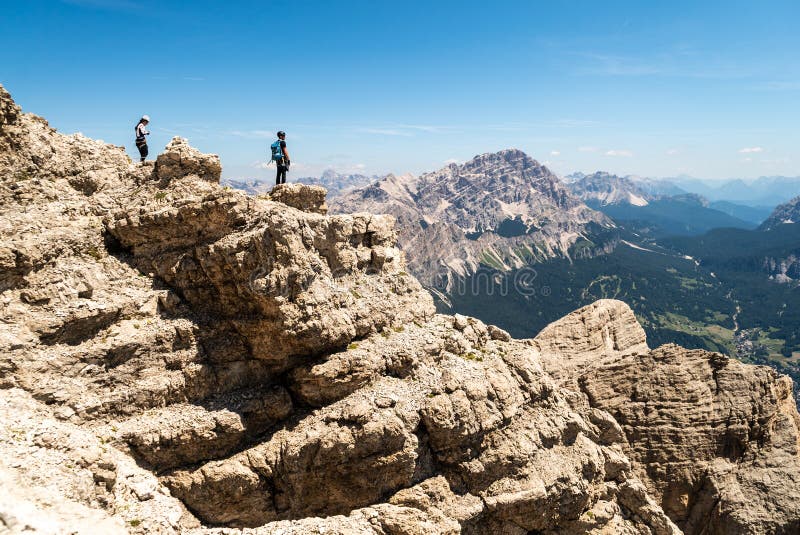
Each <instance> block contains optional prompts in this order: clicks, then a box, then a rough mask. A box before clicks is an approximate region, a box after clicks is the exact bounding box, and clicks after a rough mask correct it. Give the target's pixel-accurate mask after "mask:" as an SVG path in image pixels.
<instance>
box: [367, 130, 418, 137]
mask: <svg viewBox="0 0 800 535" xmlns="http://www.w3.org/2000/svg"><path fill="white" fill-rule="evenodd" d="M359 132H361V133H364V134H374V135H377V136H396V137H413V136H414V135H413V134H412V133H411V132H408V131H406V130H399V129H397V128H360V129H359Z"/></svg>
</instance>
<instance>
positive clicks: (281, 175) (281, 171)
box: [275, 160, 289, 185]
mask: <svg viewBox="0 0 800 535" xmlns="http://www.w3.org/2000/svg"><path fill="white" fill-rule="evenodd" d="M277 164H278V174H277V176H276V177H275V184H276V185H277V184H286V171H288V170H289V167H288V166H287V165H286V163H285V162H284V161H283V160H280V161H279V162H277Z"/></svg>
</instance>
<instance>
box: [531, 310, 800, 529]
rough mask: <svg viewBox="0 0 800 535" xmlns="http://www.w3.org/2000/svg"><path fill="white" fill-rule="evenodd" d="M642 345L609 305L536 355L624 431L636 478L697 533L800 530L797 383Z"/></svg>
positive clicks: (574, 318)
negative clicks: (793, 383) (794, 396)
mask: <svg viewBox="0 0 800 535" xmlns="http://www.w3.org/2000/svg"><path fill="white" fill-rule="evenodd" d="M582 331H584V332H585V335H584V336H579V335H574V336H572V337H570V336H569V335H568V334H567V333H580V332H582ZM643 335H644V332H643V331H642V329H641V327H640V326H639V324H638V323H637V322H636V320H635V318H634V317H633V313H632V312H631V311H630V309H628V308H627V306H625V305H623V304H622V303H620V302H618V301H599V302H597V303H595V304H593V305H589V306H587V307H584V308H582V309H581V310H578V311H576V312H574V313H572V314H570V315H568V316H567V317H565V318H564V319H562V320H559V321H558V322H555V323H553V324H551V325H550V326H548V327H547V328H546V329H544V330H543V331H542V332H541V333H540V334H539V335H538V336H537V337H536V339H535V340H534V344H535V345H536V346H537V347H539V348H540V349H541V351H542V358H543V362H544V364H545V369H547V370H548V371H550V372H551V373H552V374H553V375H554V376H555V377H558V378H560V379H561V381H562V382H563V383H564V384H567V385H569V386H570V387H571V388H574V389H576V390H578V391H580V392H582V393H584V394H585V395H586V396H587V398H588V401H589V403H590V404H591V406H592V407H594V408H598V409H601V410H603V411H606V412H608V413H609V414H611V415H612V416H613V417H614V419H615V420H616V421H617V422H619V424H620V425H621V427H622V430H623V431H624V433H625V436H626V438H627V446H626V447H625V452H626V453H627V454H628V456H629V457H630V459H631V461H632V462H633V465H634V467H635V469H636V472H637V474H638V475H639V476H640V477H641V478H642V480H643V481H644V482H645V484H646V485H647V488H648V490H649V491H650V492H651V493H652V495H653V496H654V497H656V499H657V500H658V501H659V503H660V505H661V506H662V507H663V509H664V511H665V512H667V514H669V516H670V518H672V519H673V520H674V521H676V523H677V524H678V525H679V526H680V527H681V528H682V529H684V530H685V531H686V532H687V533H719V534H722V533H730V534H743V533H792V532H795V531H797V530H798V529H800V416H798V413H797V408H796V407H795V406H794V402H793V400H792V394H791V390H792V384H791V380H790V379H789V378H788V377H785V376H780V377H779V376H777V374H776V373H775V371H774V370H772V369H771V368H768V367H766V366H759V367H754V366H749V365H745V364H742V363H740V362H738V361H735V360H732V359H730V358H729V357H727V356H724V355H721V354H719V353H712V352H708V351H702V350H686V349H683V348H681V347H679V346H676V345H665V346H662V347H659V348H657V349H654V350H652V351H650V350H648V349H647V347H646V345H644V336H643Z"/></svg>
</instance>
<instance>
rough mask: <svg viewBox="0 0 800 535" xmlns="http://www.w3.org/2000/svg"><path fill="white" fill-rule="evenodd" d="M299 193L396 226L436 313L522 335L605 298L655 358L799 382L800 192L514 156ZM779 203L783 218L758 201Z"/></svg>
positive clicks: (761, 182) (790, 185) (354, 179)
mask: <svg viewBox="0 0 800 535" xmlns="http://www.w3.org/2000/svg"><path fill="white" fill-rule="evenodd" d="M301 180H302V181H304V182H306V183H312V184H322V185H325V186H326V187H328V188H329V190H330V192H331V194H330V195H329V204H330V205H331V210H333V211H340V212H355V211H368V212H373V213H380V212H382V213H389V214H392V215H394V216H395V217H396V218H397V229H398V232H399V235H400V238H399V244H400V246H401V247H402V248H403V249H404V252H405V255H406V257H407V259H408V266H409V271H411V272H413V273H414V274H415V275H416V276H417V277H418V278H419V279H420V281H422V282H423V284H425V285H426V286H428V288H429V289H430V290H432V292H433V293H434V294H435V295H436V296H437V299H438V301H437V306H438V307H439V309H440V310H442V311H447V312H453V311H455V312H461V313H464V314H467V315H472V316H475V317H478V318H483V319H486V320H491V321H492V322H494V323H496V324H498V325H500V326H501V327H503V328H504V329H506V330H508V331H510V332H511V333H512V334H513V335H514V336H517V337H528V336H533V335H534V334H536V333H537V332H538V331H539V330H540V329H542V328H543V327H544V326H546V325H547V324H548V323H550V322H551V321H553V320H555V319H557V318H559V317H561V316H563V315H564V314H566V313H568V312H569V311H571V310H574V309H575V308H577V307H579V306H582V305H585V304H588V303H591V302H593V301H594V300H596V299H601V298H615V299H621V300H623V301H625V302H626V303H628V304H629V305H630V306H631V307H632V308H633V310H634V311H635V313H636V315H637V317H638V319H639V320H640V321H641V323H642V324H643V326H644V328H645V330H646V332H647V335H648V340H649V342H650V344H651V345H654V346H655V345H659V344H661V343H666V342H678V343H680V344H681V345H684V346H685V347H693V348H705V349H711V350H715V351H721V352H724V353H727V354H730V355H733V356H736V357H738V358H740V359H742V360H745V361H748V362H757V363H761V364H769V365H771V366H773V367H775V368H777V369H779V370H780V371H782V372H784V373H788V374H790V375H791V376H793V377H794V378H795V382H796V384H800V307H798V306H797V304H798V303H800V197H796V198H794V199H792V200H789V197H790V196H791V194H792V192H793V191H796V189H795V188H800V179H793V178H785V177H766V178H762V179H758V180H755V181H750V182H746V181H741V180H731V181H722V182H716V183H713V184H712V183H706V182H704V181H700V180H697V179H690V178H687V177H679V178H677V179H671V180H652V179H647V178H641V177H637V176H626V177H619V176H615V175H612V174H609V173H604V172H598V173H593V174H591V175H586V174H582V173H574V174H572V175H569V176H568V177H565V179H564V181H562V180H560V179H559V178H558V177H557V176H556V175H554V174H553V173H552V172H550V170H548V169H547V168H546V167H545V166H543V165H541V164H540V163H538V162H537V161H536V160H534V159H532V158H530V157H529V156H527V155H526V154H524V153H523V152H521V151H518V150H513V149H512V150H505V151H501V152H499V153H495V154H483V155H480V156H476V157H475V158H474V159H472V160H471V161H469V162H467V163H465V164H463V165H456V164H452V165H449V166H447V167H444V168H443V169H440V170H438V171H435V172H432V173H426V174H423V175H421V176H418V177H417V176H413V175H402V176H395V175H388V176H385V177H383V178H380V179H376V177H367V176H363V175H339V174H336V173H333V172H329V173H326V174H324V175H323V176H322V177H319V178H310V179H301ZM228 184H229V185H231V186H232V187H239V188H240V189H245V190H247V191H250V192H253V193H256V194H258V193H263V192H265V191H267V190H269V189H271V183H267V184H264V183H253V182H249V181H238V182H237V181H228ZM795 195H796V194H795ZM778 199H780V200H781V202H783V204H781V205H780V206H778V207H777V208H775V209H774V211H773V207H774V205H775V204H777V202H775V204H772V205H771V206H770V205H769V204H761V203H772V202H773V201H776V200H778ZM762 222H763V223H762ZM759 224H761V225H760V227H759V226H758V225H759ZM756 227H758V228H756Z"/></svg>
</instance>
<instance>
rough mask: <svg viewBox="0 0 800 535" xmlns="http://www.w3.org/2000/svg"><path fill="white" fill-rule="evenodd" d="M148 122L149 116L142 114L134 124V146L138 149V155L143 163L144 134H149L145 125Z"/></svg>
mask: <svg viewBox="0 0 800 535" xmlns="http://www.w3.org/2000/svg"><path fill="white" fill-rule="evenodd" d="M148 124H150V117H149V116H147V115H142V118H141V119H139V122H138V123H137V124H136V148H137V149H139V156H140V157H141V160H139V161H140V162H141V163H144V160H145V158H147V152H148V150H147V139H145V136H149V135H150V132H148V131H147V125H148Z"/></svg>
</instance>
